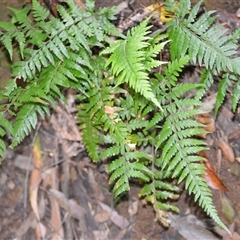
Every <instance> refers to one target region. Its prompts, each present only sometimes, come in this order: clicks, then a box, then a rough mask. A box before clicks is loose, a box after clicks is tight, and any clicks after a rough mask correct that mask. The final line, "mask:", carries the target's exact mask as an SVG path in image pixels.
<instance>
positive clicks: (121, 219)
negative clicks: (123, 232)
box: [98, 202, 130, 229]
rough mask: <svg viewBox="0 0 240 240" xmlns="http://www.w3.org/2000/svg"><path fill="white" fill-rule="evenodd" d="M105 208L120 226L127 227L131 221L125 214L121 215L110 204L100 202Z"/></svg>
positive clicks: (112, 219) (111, 218) (113, 220)
mask: <svg viewBox="0 0 240 240" xmlns="http://www.w3.org/2000/svg"><path fill="white" fill-rule="evenodd" d="M98 203H99V205H100V206H101V208H102V209H103V210H106V211H107V212H108V214H109V216H110V220H111V221H112V222H113V223H114V224H115V225H116V226H118V227H119V228H121V229H124V228H127V227H128V226H129V225H130V223H129V221H128V220H127V219H126V218H124V217H123V216H121V215H119V214H118V212H116V211H115V210H114V209H112V208H110V207H109V206H108V205H106V204H105V203H102V202H98Z"/></svg>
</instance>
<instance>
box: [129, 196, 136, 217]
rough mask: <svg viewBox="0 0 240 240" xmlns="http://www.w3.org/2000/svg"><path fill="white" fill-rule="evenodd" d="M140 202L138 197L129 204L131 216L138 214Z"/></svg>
mask: <svg viewBox="0 0 240 240" xmlns="http://www.w3.org/2000/svg"><path fill="white" fill-rule="evenodd" d="M138 203H139V201H138V200H137V199H136V200H135V201H133V202H132V203H131V204H129V207H128V213H129V216H130V217H132V216H134V215H136V214H137V212H138Z"/></svg>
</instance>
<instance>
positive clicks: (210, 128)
mask: <svg viewBox="0 0 240 240" xmlns="http://www.w3.org/2000/svg"><path fill="white" fill-rule="evenodd" d="M195 119H196V121H198V122H199V123H202V124H204V125H205V127H204V130H205V131H207V132H206V133H203V134H200V137H202V138H206V136H207V134H208V133H212V132H214V131H215V121H214V119H213V118H212V117H211V116H210V114H209V113H204V114H199V115H197V116H196V117H195Z"/></svg>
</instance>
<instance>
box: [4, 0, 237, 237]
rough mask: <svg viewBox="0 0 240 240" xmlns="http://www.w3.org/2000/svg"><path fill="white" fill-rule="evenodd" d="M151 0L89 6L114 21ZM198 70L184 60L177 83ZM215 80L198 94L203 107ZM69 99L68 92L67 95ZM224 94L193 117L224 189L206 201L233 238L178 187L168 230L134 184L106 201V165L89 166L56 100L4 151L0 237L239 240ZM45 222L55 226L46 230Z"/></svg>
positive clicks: (232, 19) (230, 123)
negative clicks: (107, 11)
mask: <svg viewBox="0 0 240 240" xmlns="http://www.w3.org/2000/svg"><path fill="white" fill-rule="evenodd" d="M21 2H22V1H16V0H11V1H5V0H2V1H1V7H0V21H5V20H6V19H9V12H8V11H7V10H6V6H14V7H19V6H21V4H22V3H21ZM154 2H155V1H150V0H148V1H147V0H145V1H144V0H142V1H140V0H139V1H137V0H136V1H134V3H133V4H132V5H131V6H128V7H126V8H121V7H122V6H123V5H119V4H121V3H122V1H121V0H113V1H101V0H100V1H97V7H99V6H106V7H109V6H112V5H118V6H119V9H120V10H119V13H120V14H119V21H120V20H121V16H124V17H125V16H126V15H129V14H131V13H132V11H133V10H136V9H142V8H144V7H145V6H148V5H150V4H152V3H154ZM236 10H237V9H236ZM121 13H123V14H121ZM218 21H219V22H221V23H223V22H224V23H225V26H226V27H227V28H229V31H232V30H234V29H235V28H236V27H240V19H239V18H237V17H236V15H234V14H230V13H227V12H226V11H224V10H223V11H219V18H218ZM158 27H162V25H161V24H159V26H158ZM0 49H1V50H2V49H3V48H0ZM10 73H11V72H10V67H9V62H8V60H7V57H6V53H5V52H4V51H0V87H3V86H4V85H5V83H6V81H7V80H8V79H9V76H10ZM199 75H200V70H199V69H198V68H197V67H196V66H189V67H187V68H186V69H185V71H184V74H183V75H182V79H181V81H191V82H198V81H199ZM218 81H219V79H216V84H215V85H213V86H212V87H211V89H210V90H209V92H208V94H207V96H206V97H205V99H204V101H205V103H206V105H208V106H210V108H211V109H213V108H214V103H215V99H216V91H217V87H216V86H217V82H218ZM72 97H73V95H72V93H71V92H69V99H71V98H72ZM229 99H230V96H229V98H228V99H227V100H226V101H225V103H224V105H223V107H222V108H221V110H220V112H219V114H218V116H217V118H216V119H215V118H214V113H213V110H212V112H211V113H210V114H209V115H206V116H203V117H202V118H201V119H199V121H202V122H205V123H208V124H209V126H210V127H211V129H212V130H211V133H209V134H207V136H205V137H204V139H205V141H206V142H207V143H208V146H209V148H210V150H209V151H208V152H206V155H207V158H208V160H209V161H210V162H211V164H212V165H213V169H214V170H213V171H214V172H215V174H216V175H217V176H218V178H219V179H220V180H221V183H222V184H223V185H224V186H225V187H226V188H227V190H228V191H219V190H214V189H213V190H212V194H213V200H214V204H215V206H216V208H217V210H218V213H219V216H220V218H221V219H222V221H223V222H224V223H225V224H226V225H227V226H228V227H229V229H230V230H231V232H232V234H233V238H231V237H230V236H229V235H228V234H227V233H226V232H224V231H223V230H221V229H218V228H213V227H212V226H213V224H212V221H211V220H209V218H208V217H207V216H206V214H205V213H204V212H203V210H202V209H201V208H199V207H198V206H197V204H196V203H194V201H193V198H192V196H189V195H188V194H187V193H186V191H184V190H183V191H182V193H181V196H180V198H179V200H177V201H176V202H175V203H174V204H175V205H176V206H177V207H178V208H179V209H180V213H179V214H178V215H174V214H171V215H170V218H171V221H172V224H171V225H170V227H169V228H165V227H163V226H162V225H161V224H160V223H159V222H158V221H156V220H155V215H154V211H153V209H152V207H151V206H149V205H146V204H145V203H144V202H143V201H142V200H141V199H139V197H138V191H139V190H140V186H138V184H137V183H134V184H133V185H132V188H131V190H130V192H129V193H127V194H125V195H124V196H123V197H122V198H121V199H117V200H114V198H113V195H112V193H111V189H110V187H109V185H108V175H107V173H106V168H107V164H106V163H105V162H101V163H99V164H94V163H92V162H91V159H89V157H88V156H87V153H86V151H85V148H84V145H83V144H82V141H81V133H79V132H78V128H77V125H76V122H75V119H74V116H73V114H71V109H70V108H71V107H74V105H72V106H68V107H66V106H63V105H59V108H58V109H56V111H55V112H53V113H52V115H51V116H50V117H49V118H48V119H46V120H45V121H42V122H41V123H40V124H39V125H38V128H37V130H36V131H35V132H33V133H32V134H31V136H29V137H28V138H26V139H25V140H24V142H23V143H22V144H21V145H20V146H18V147H16V148H15V149H14V150H11V149H8V150H7V153H6V155H5V158H4V161H3V163H2V164H1V166H0V219H1V221H0V240H2V239H16V240H17V239H24V240H25V239H26V240H31V239H37V238H38V237H39V236H41V235H44V238H43V239H53V240H55V239H69V240H70V239H83V240H85V239H86V240H87V239H96V240H100V239H114V240H117V239H119V240H120V239H126V240H127V239H136V240H137V239H139V240H140V239H142V240H143V239H147V240H150V239H162V240H175V239H176V240H184V239H187V240H188V239H189V240H191V239H192V240H195V239H202V240H206V239H213V240H214V239H215V240H217V239H224V240H228V239H233V240H240V201H239V197H240V184H239V181H240V108H238V109H237V111H236V113H235V114H233V113H232V111H231V103H230V100H229ZM36 165H37V166H39V167H40V169H41V172H40V174H38V173H39V172H38V173H36V168H35V166H36ZM209 174H211V173H209ZM30 203H31V204H30ZM36 215H37V216H39V218H40V219H41V221H40V223H39V222H38V221H37V220H36ZM53 227H55V229H57V230H55V231H52V229H53ZM62 236H64V237H62ZM193 236H195V237H193ZM196 236H197V237H198V238H197V237H196Z"/></svg>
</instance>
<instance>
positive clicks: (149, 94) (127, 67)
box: [102, 19, 166, 107]
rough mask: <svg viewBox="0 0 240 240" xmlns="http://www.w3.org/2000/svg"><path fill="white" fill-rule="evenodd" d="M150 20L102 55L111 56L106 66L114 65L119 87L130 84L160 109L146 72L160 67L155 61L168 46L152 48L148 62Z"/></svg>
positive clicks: (113, 69)
mask: <svg viewBox="0 0 240 240" xmlns="http://www.w3.org/2000/svg"><path fill="white" fill-rule="evenodd" d="M148 20H149V19H146V20H145V21H143V22H142V23H141V24H140V25H139V26H137V27H135V28H133V29H132V30H131V31H129V33H128V35H127V38H126V39H125V40H117V41H116V42H115V43H114V44H113V45H112V46H111V47H108V48H107V49H106V50H104V51H103V52H102V54H109V53H111V56H110V57H109V59H108V60H107V62H106V66H108V65H110V64H111V65H112V71H113V74H114V75H115V76H117V78H118V85H119V84H122V83H124V82H126V83H128V84H129V86H130V87H132V88H133V89H134V90H135V91H136V92H138V93H140V94H141V95H143V96H144V97H145V98H147V99H149V100H150V101H152V102H153V103H154V104H155V105H156V106H158V107H160V104H159V102H158V101H157V99H156V97H155V96H154V94H153V91H152V88H151V84H150V82H149V76H148V73H147V71H146V67H145V64H147V70H150V69H151V68H153V67H156V66H159V65H160V64H161V62H159V61H156V60H154V58H153V56H155V55H156V54H157V53H158V52H159V51H160V50H161V49H162V48H163V46H164V44H166V42H164V43H163V44H160V45H159V46H158V47H155V48H152V49H151V52H150V55H147V56H149V57H148V58H147V62H146V58H145V56H146V53H148V50H149V45H150V40H151V38H150V37H148V36H147V34H148V33H149V29H150V27H149V26H147V23H148Z"/></svg>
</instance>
